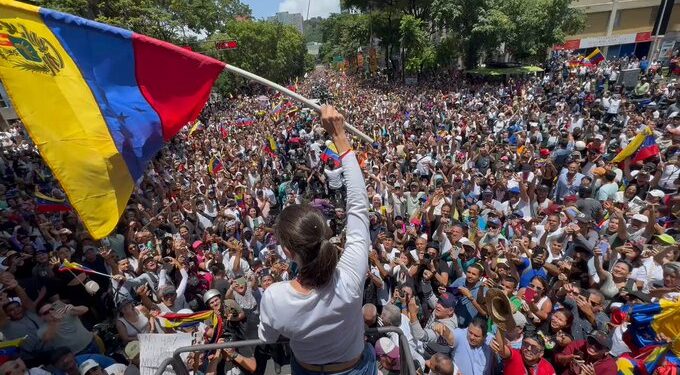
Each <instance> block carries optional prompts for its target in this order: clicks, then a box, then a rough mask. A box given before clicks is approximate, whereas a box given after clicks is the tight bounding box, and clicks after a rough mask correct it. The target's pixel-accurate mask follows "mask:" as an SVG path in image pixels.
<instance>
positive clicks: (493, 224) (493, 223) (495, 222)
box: [486, 218, 501, 228]
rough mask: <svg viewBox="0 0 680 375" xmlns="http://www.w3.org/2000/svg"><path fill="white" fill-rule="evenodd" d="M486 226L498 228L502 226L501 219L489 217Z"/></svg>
mask: <svg viewBox="0 0 680 375" xmlns="http://www.w3.org/2000/svg"><path fill="white" fill-rule="evenodd" d="M486 226H488V227H496V228H498V227H500V226H501V221H500V220H498V219H496V218H493V219H489V221H487V222H486Z"/></svg>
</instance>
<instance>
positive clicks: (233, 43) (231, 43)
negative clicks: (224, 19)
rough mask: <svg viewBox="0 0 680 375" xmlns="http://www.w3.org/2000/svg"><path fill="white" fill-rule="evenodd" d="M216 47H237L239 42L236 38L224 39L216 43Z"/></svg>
mask: <svg viewBox="0 0 680 375" xmlns="http://www.w3.org/2000/svg"><path fill="white" fill-rule="evenodd" d="M215 48H217V49H236V48H238V42H237V41H235V40H222V41H219V42H216V43H215Z"/></svg>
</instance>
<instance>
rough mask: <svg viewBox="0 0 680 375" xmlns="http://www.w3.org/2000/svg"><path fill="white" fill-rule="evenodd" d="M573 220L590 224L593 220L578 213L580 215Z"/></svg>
mask: <svg viewBox="0 0 680 375" xmlns="http://www.w3.org/2000/svg"><path fill="white" fill-rule="evenodd" d="M575 219H576V221H578V222H579V223H590V222H591V221H593V218H592V217H590V215H586V214H584V213H580V214H578V215H576V217H575Z"/></svg>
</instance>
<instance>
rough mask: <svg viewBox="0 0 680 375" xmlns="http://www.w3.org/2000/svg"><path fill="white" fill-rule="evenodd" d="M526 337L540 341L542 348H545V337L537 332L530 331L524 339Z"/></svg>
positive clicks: (539, 344)
mask: <svg viewBox="0 0 680 375" xmlns="http://www.w3.org/2000/svg"><path fill="white" fill-rule="evenodd" d="M526 339H531V340H534V341H536V342H537V343H538V346H540V347H541V349H543V348H545V340H543V337H541V335H538V334H535V333H530V334H528V335H525V336H524V340H526Z"/></svg>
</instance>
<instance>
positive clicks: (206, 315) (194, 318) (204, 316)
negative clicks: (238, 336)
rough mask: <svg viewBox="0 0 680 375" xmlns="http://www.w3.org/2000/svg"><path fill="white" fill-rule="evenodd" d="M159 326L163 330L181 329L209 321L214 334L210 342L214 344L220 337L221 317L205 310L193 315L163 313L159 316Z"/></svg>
mask: <svg viewBox="0 0 680 375" xmlns="http://www.w3.org/2000/svg"><path fill="white" fill-rule="evenodd" d="M160 317H161V318H163V319H161V320H160V322H161V325H162V326H163V328H171V329H174V328H182V327H188V326H192V325H194V324H198V323H200V322H204V321H210V322H211V324H212V325H213V328H214V332H215V333H216V334H214V335H213V337H212V340H211V341H212V342H216V341H217V339H218V338H219V337H220V336H221V335H222V316H220V314H216V313H215V312H214V311H211V310H207V311H201V312H197V313H193V314H175V313H165V314H162V315H160Z"/></svg>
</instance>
